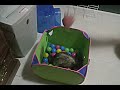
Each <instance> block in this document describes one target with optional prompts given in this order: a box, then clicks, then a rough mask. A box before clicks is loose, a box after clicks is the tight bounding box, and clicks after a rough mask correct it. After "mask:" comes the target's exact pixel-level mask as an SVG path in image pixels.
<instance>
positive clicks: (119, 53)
mask: <svg viewBox="0 0 120 90" xmlns="http://www.w3.org/2000/svg"><path fill="white" fill-rule="evenodd" d="M115 54H116V56H117V57H118V58H119V59H120V44H117V45H116V46H115Z"/></svg>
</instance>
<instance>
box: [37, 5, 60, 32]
mask: <svg viewBox="0 0 120 90" xmlns="http://www.w3.org/2000/svg"><path fill="white" fill-rule="evenodd" d="M53 26H61V12H60V9H59V8H54V7H53V6H52V5H37V31H38V33H43V32H44V30H45V29H47V30H49V29H51V28H52V27H53Z"/></svg>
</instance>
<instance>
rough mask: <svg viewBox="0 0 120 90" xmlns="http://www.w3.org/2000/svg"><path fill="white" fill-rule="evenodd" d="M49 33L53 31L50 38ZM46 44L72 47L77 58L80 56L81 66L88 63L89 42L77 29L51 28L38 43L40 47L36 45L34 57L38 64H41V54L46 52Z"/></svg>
mask: <svg viewBox="0 0 120 90" xmlns="http://www.w3.org/2000/svg"><path fill="white" fill-rule="evenodd" d="M51 31H53V33H52V35H51V36H50V35H49V33H50V32H51ZM48 42H50V43H53V44H55V45H62V46H65V47H67V48H71V47H72V48H74V49H76V50H78V56H80V57H81V56H82V59H83V65H86V64H87V63H88V58H89V44H90V40H89V39H87V38H86V37H85V36H84V34H83V32H81V31H79V30H77V29H72V28H70V29H67V28H64V27H59V28H58V27H57V28H53V29H51V30H49V31H47V32H45V33H44V34H43V36H42V39H41V41H40V45H38V49H37V50H36V55H37V58H38V60H39V61H40V62H42V58H43V53H44V52H45V50H46V47H47V43H48ZM42 49H43V50H42Z"/></svg>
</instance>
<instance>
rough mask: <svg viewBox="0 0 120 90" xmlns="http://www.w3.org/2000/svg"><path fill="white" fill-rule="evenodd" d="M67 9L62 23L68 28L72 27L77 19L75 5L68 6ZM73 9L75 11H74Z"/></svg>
mask: <svg viewBox="0 0 120 90" xmlns="http://www.w3.org/2000/svg"><path fill="white" fill-rule="evenodd" d="M66 9H67V10H66V11H65V13H64V18H63V19H62V23H63V25H64V27H66V28H70V27H71V26H72V24H73V23H74V21H75V11H76V9H75V7H74V6H73V7H70V6H66ZM72 10H73V12H72Z"/></svg>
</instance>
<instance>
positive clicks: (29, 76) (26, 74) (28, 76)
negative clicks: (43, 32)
mask: <svg viewBox="0 0 120 90" xmlns="http://www.w3.org/2000/svg"><path fill="white" fill-rule="evenodd" d="M36 46H37V45H35V46H34V47H33V49H32V51H31V52H30V55H29V56H28V58H27V61H26V63H25V66H24V69H23V72H22V77H23V79H25V80H28V81H32V82H35V83H40V84H49V85H62V84H60V83H57V82H52V81H48V80H45V79H42V78H40V77H38V76H37V75H35V74H34V73H33V72H32V69H31V61H32V56H33V53H34V51H35V49H36Z"/></svg>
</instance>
